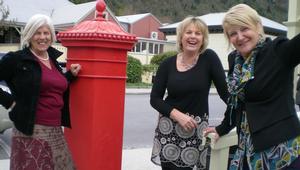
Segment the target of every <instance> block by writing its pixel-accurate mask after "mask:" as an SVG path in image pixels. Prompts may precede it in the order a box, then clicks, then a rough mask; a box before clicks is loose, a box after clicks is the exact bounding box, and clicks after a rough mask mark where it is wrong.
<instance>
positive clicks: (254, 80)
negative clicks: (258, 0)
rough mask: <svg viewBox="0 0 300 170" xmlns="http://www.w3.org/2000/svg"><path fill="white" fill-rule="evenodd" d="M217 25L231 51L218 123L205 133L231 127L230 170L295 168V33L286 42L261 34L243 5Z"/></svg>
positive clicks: (299, 136)
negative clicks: (226, 94) (233, 138)
mask: <svg viewBox="0 0 300 170" xmlns="http://www.w3.org/2000/svg"><path fill="white" fill-rule="evenodd" d="M223 28H224V33H225V36H226V37H227V38H228V41H229V43H230V44H232V45H233V46H234V47H235V49H236V50H234V51H233V52H232V53H230V54H229V57H228V61H229V73H228V77H227V78H228V88H229V92H230V97H229V102H228V107H227V111H226V113H225V118H224V120H223V121H222V123H221V125H219V126H217V127H216V128H208V129H206V130H205V131H206V134H207V133H210V132H216V133H217V134H218V135H219V136H222V135H224V134H226V133H228V132H229V131H230V130H231V129H232V128H233V127H235V126H236V127H237V133H238V142H239V143H238V149H237V151H236V154H235V156H234V158H233V160H232V162H231V166H230V169H243V170H244V169H248V168H249V167H251V168H249V169H268V170H273V169H274V170H275V169H276V170H277V169H284V168H287V169H293V168H294V169H300V166H299V163H300V162H299V161H300V160H299V155H300V123H299V119H298V117H297V114H296V111H295V104H294V99H293V75H294V68H295V67H296V66H297V65H298V64H299V62H300V34H298V35H297V36H295V37H294V38H293V39H291V40H288V39H287V38H283V37H278V38H276V39H274V40H271V39H269V38H265V35H264V31H263V26H262V23H261V19H260V17H259V15H258V14H257V12H256V11H255V10H254V9H252V8H251V7H249V6H248V5H245V4H239V5H236V6H234V7H232V8H231V9H230V10H229V11H228V12H227V13H226V15H225V18H224V20H223ZM206 134H205V135H206ZM218 135H217V137H218Z"/></svg>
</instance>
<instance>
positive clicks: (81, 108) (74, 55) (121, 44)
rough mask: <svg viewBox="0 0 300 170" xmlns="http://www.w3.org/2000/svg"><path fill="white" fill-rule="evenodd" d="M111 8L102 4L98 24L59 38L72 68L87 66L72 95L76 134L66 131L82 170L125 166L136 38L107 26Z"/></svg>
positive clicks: (84, 25) (86, 24) (82, 25)
mask: <svg viewBox="0 0 300 170" xmlns="http://www.w3.org/2000/svg"><path fill="white" fill-rule="evenodd" d="M105 7H106V5H105V3H104V1H103V0H98V2H97V5H96V10H97V12H98V15H97V17H96V18H95V19H94V20H92V21H85V22H82V23H80V24H78V25H76V26H74V27H73V28H71V29H69V30H67V31H63V32H59V33H58V36H57V37H58V39H59V40H60V41H61V43H62V45H64V46H65V47H67V48H68V54H67V67H69V66H70V64H71V63H79V64H81V66H82V70H81V71H80V73H79V75H78V80H77V82H75V83H74V84H72V85H71V91H70V112H71V124H72V129H65V136H66V139H67V142H68V144H69V147H70V150H71V153H72V156H73V159H74V161H75V163H76V166H77V168H78V169H79V170H120V169H121V163H122V139H123V118H124V99H125V83H126V64H127V51H128V50H130V49H132V47H133V44H134V43H135V42H136V37H135V36H134V35H131V34H128V33H126V32H125V31H123V30H122V28H120V26H118V25H117V24H115V23H113V22H111V21H108V20H105V19H104V18H103V17H102V13H103V11H104V10H105Z"/></svg>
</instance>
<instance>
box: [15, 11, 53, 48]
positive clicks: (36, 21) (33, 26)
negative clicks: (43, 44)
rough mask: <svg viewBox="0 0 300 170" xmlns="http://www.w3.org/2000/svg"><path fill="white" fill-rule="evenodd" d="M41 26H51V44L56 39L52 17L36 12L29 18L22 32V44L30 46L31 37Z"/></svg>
mask: <svg viewBox="0 0 300 170" xmlns="http://www.w3.org/2000/svg"><path fill="white" fill-rule="evenodd" d="M41 26H47V27H48V28H49V30H50V33H51V44H52V43H53V42H55V41H56V35H55V30H54V26H53V24H52V20H51V18H50V17H48V16H46V15H42V14H36V15H33V16H32V17H31V18H30V19H29V20H28V22H27V24H26V26H25V28H24V30H23V32H22V35H21V37H22V38H21V44H22V47H23V48H24V47H29V46H30V40H31V38H32V37H33V35H34V33H35V32H36V31H37V30H38V29H39V28H40V27H41Z"/></svg>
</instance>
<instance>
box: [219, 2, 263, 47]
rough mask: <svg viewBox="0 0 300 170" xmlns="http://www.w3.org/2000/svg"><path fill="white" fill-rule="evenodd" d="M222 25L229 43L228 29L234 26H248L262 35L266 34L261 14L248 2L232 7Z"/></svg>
mask: <svg viewBox="0 0 300 170" xmlns="http://www.w3.org/2000/svg"><path fill="white" fill-rule="evenodd" d="M222 25H223V30H224V34H225V37H226V39H227V42H228V44H230V42H229V34H228V30H229V29H230V28H232V27H234V26H242V27H248V28H250V29H252V30H256V31H257V32H258V34H259V35H260V36H262V37H264V36H265V33H264V29H263V26H262V22H261V19H260V16H259V15H258V13H257V12H256V10H254V9H253V8H251V7H250V6H248V5H246V4H238V5H235V6H233V7H231V8H230V9H229V10H228V11H227V13H226V14H225V17H224V19H223V24H222Z"/></svg>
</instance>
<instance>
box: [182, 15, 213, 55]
mask: <svg viewBox="0 0 300 170" xmlns="http://www.w3.org/2000/svg"><path fill="white" fill-rule="evenodd" d="M191 24H193V25H194V26H195V27H196V28H197V29H199V30H200V31H201V33H202V34H203V44H202V46H201V48H200V49H199V53H202V52H203V51H204V50H205V49H206V48H207V46H208V27H207V25H206V23H205V22H204V21H202V20H201V19H200V18H197V17H194V16H188V17H186V18H185V19H184V20H183V21H182V22H181V23H180V24H179V25H178V27H177V29H176V35H177V40H176V46H177V50H178V52H182V51H183V47H182V42H181V40H182V36H183V34H184V31H185V30H186V28H187V27H188V26H190V25H191Z"/></svg>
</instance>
